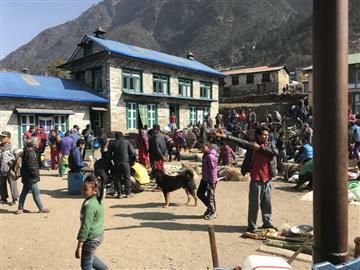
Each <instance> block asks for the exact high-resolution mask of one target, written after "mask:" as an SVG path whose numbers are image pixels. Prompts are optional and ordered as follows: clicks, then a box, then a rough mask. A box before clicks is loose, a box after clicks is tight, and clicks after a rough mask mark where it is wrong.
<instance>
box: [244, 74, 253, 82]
mask: <svg viewBox="0 0 360 270" xmlns="http://www.w3.org/2000/svg"><path fill="white" fill-rule="evenodd" d="M253 83H254V74H248V75H246V84H253Z"/></svg>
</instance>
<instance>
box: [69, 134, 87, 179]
mask: <svg viewBox="0 0 360 270" xmlns="http://www.w3.org/2000/svg"><path fill="white" fill-rule="evenodd" d="M84 148H85V141H84V140H83V139H79V140H78V141H77V142H76V147H75V148H72V149H71V150H70V154H69V169H70V171H71V172H72V173H79V172H80V171H81V169H82V168H84V167H86V166H87V164H86V163H85V162H84V161H83V159H82V155H81V151H83V150H84Z"/></svg>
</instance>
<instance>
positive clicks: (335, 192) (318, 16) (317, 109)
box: [313, 0, 348, 264]
mask: <svg viewBox="0 0 360 270" xmlns="http://www.w3.org/2000/svg"><path fill="white" fill-rule="evenodd" d="M313 7H314V15H313V16H314V17H313V18H314V28H313V61H314V69H313V72H314V91H313V92H314V153H315V155H314V175H313V176H314V200H313V210H314V211H313V213H314V246H313V261H314V262H315V263H318V262H322V261H330V262H332V263H334V264H339V263H342V262H344V261H346V260H347V258H348V208H347V204H348V202H347V192H348V191H347V169H348V157H347V113H346V111H347V107H348V61H347V55H348V0H314V1H313Z"/></svg>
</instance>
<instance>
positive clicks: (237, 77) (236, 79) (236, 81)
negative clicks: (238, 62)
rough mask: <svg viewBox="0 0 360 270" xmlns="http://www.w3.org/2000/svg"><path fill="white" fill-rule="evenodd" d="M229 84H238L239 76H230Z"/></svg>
mask: <svg viewBox="0 0 360 270" xmlns="http://www.w3.org/2000/svg"><path fill="white" fill-rule="evenodd" d="M231 84H232V85H239V76H231Z"/></svg>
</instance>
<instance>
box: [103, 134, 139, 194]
mask: <svg viewBox="0 0 360 270" xmlns="http://www.w3.org/2000/svg"><path fill="white" fill-rule="evenodd" d="M109 152H110V156H111V159H112V160H113V161H114V186H115V191H116V192H117V194H118V195H117V198H119V199H120V198H121V197H122V195H121V186H122V185H124V186H125V195H124V196H123V197H124V198H129V197H132V196H133V194H132V193H131V182H130V162H132V161H133V160H134V156H135V151H134V148H133V146H132V145H131V143H130V142H129V141H128V140H126V139H125V138H124V136H123V134H122V132H116V133H115V141H114V142H113V143H112V144H110V146H109Z"/></svg>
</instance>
